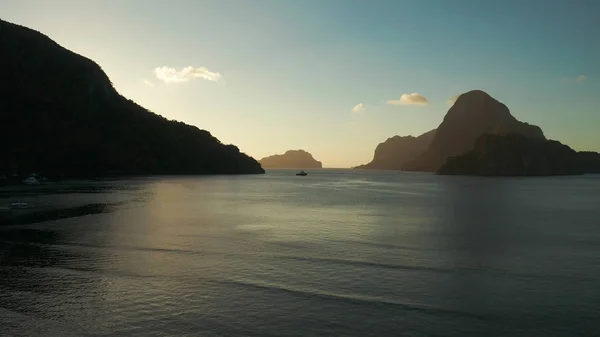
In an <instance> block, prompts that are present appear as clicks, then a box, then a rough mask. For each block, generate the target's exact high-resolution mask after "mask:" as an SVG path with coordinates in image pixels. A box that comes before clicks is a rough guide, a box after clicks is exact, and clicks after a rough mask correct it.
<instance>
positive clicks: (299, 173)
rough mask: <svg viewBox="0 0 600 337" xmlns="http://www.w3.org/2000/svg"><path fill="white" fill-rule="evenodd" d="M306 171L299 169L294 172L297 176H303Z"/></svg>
mask: <svg viewBox="0 0 600 337" xmlns="http://www.w3.org/2000/svg"><path fill="white" fill-rule="evenodd" d="M306 174H307V173H306V172H304V171H300V172H298V173H296V175H297V176H305V175H306Z"/></svg>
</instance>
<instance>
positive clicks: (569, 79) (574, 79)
mask: <svg viewBox="0 0 600 337" xmlns="http://www.w3.org/2000/svg"><path fill="white" fill-rule="evenodd" d="M587 79H588V77H587V76H585V75H579V76H576V77H564V78H563V79H562V80H563V81H564V82H575V83H583V82H585V81H587Z"/></svg>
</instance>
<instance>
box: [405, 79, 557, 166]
mask: <svg viewBox="0 0 600 337" xmlns="http://www.w3.org/2000/svg"><path fill="white" fill-rule="evenodd" d="M509 133H515V134H521V135H525V136H527V137H531V138H534V139H539V140H545V139H546V137H545V136H544V133H543V132H542V130H541V129H540V128H539V127H537V126H535V125H530V124H527V123H523V122H520V121H518V120H517V119H516V118H515V117H514V116H513V115H511V113H510V111H509V109H508V108H507V107H506V105H504V104H502V103H501V102H499V101H497V100H496V99H494V98H492V97H491V96H490V95H488V94H487V93H485V92H483V91H481V90H473V91H469V92H467V93H464V94H462V95H460V96H459V97H458V99H457V100H456V102H455V103H454V105H453V106H452V107H451V108H450V110H448V113H447V114H446V116H445V117H444V120H443V121H442V123H441V124H440V125H439V127H438V128H437V132H436V134H435V136H434V138H433V140H432V141H431V144H430V145H429V147H428V149H427V150H426V151H425V152H424V153H422V154H421V155H419V156H418V157H417V158H415V159H414V160H412V161H410V162H407V163H406V164H405V165H404V166H403V168H402V169H403V170H407V171H427V172H435V171H437V170H438V169H439V168H440V167H441V166H442V164H444V162H445V161H446V159H447V158H449V157H454V156H458V155H461V154H463V153H465V152H467V151H469V150H472V149H473V146H474V144H475V141H476V140H477V138H479V137H480V136H481V135H483V134H495V135H506V134H509Z"/></svg>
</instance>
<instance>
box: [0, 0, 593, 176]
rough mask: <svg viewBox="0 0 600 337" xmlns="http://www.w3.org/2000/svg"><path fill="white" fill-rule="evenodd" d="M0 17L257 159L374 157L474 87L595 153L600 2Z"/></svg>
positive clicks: (105, 5) (120, 4) (319, 0)
mask: <svg viewBox="0 0 600 337" xmlns="http://www.w3.org/2000/svg"><path fill="white" fill-rule="evenodd" d="M0 17H1V18H2V19H4V20H8V21H11V22H14V23H18V24H21V25H25V26H28V27H31V28H33V29H36V30H39V31H42V32H43V33H45V34H46V35H49V36H50V37H51V38H52V39H54V40H55V41H57V42H58V43H60V44H61V45H63V46H64V47H66V48H69V49H71V50H73V51H75V52H77V53H80V54H82V55H85V56H87V57H89V58H91V59H93V60H95V61H96V62H97V63H99V64H100V65H101V66H102V68H103V69H104V70H105V71H106V72H107V74H108V76H109V77H110V78H111V80H112V81H113V84H114V85H115V87H116V88H117V90H119V91H120V92H121V93H122V94H123V95H125V96H126V97H128V98H131V99H133V100H135V101H136V102H138V103H139V104H141V105H142V106H144V107H146V108H148V109H150V110H152V111H154V112H156V113H159V114H161V115H163V116H165V117H167V118H170V119H178V120H182V121H184V122H186V123H190V124H194V125H196V126H198V127H200V128H202V129H207V130H209V131H210V132H211V133H212V134H213V135H215V136H216V137H218V138H219V139H221V140H222V141H223V142H224V143H233V144H235V145H237V146H238V147H239V148H240V149H241V150H242V151H244V152H246V153H248V154H250V155H251V156H253V157H255V158H257V159H260V158H261V157H263V156H267V155H270V154H275V153H282V152H284V151H286V150H288V149H300V148H302V149H305V150H307V151H309V152H311V153H312V154H313V155H314V157H315V158H316V159H317V160H320V161H322V162H323V163H324V166H326V167H349V166H354V165H358V164H363V163H366V162H368V161H370V159H371V158H372V155H373V150H374V149H375V146H376V145H377V144H378V143H379V142H382V141H384V140H385V139H386V138H388V137H391V136H393V135H397V134H398V135H409V134H412V135H418V134H421V133H423V132H425V131H428V130H430V129H433V128H435V127H437V125H438V124H439V123H440V122H441V120H442V118H443V116H444V114H445V113H446V111H447V109H448V107H449V106H448V100H449V99H450V98H451V97H452V96H454V95H456V94H460V93H461V92H465V91H468V90H471V89H482V90H485V91H487V92H488V93H489V94H490V95H492V96H493V97H495V98H497V99H499V100H500V101H502V102H503V103H505V104H506V105H508V107H509V108H510V109H511V112H512V113H513V115H515V116H516V117H517V118H518V119H520V120H522V121H526V122H529V123H533V124H537V125H539V126H540V127H541V128H542V129H543V130H544V132H545V133H546V135H547V136H548V137H549V138H553V139H557V140H560V141H562V142H564V143H566V144H568V145H570V146H572V147H574V148H576V149H580V150H585V149H589V150H596V151H600V1H597V0H536V1H534V0H520V1H517V0H504V1H491V0H490V1H488V0H421V1H415V0H411V1H403V0H390V1H377V0H372V1H367V0H360V1H359V0H344V1H342V0H339V1H338V0H244V1H242V0H239V1H234V0H213V1H202V0H172V1H152V0H52V1H49V0H3V1H1V2H0ZM0 57H1V55H0ZM186 67H191V68H187V69H184V68H186ZM413 93H414V95H410V94H413ZM403 94H406V96H404V98H403V99H401V97H402V95H403ZM407 103H421V104H407ZM423 103H427V104H423ZM360 104H362V105H360Z"/></svg>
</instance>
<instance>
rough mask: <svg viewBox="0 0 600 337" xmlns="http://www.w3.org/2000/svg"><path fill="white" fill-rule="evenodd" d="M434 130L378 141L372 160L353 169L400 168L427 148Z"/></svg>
mask: <svg viewBox="0 0 600 337" xmlns="http://www.w3.org/2000/svg"><path fill="white" fill-rule="evenodd" d="M435 133H436V130H431V131H429V132H426V133H424V134H422V135H420V136H418V137H413V136H405V137H401V136H394V137H391V138H388V139H387V140H386V141H385V142H383V143H380V144H379V145H377V147H376V148H375V154H374V155H373V160H371V162H370V163H368V164H365V165H360V166H357V167H355V169H375V170H400V169H402V166H404V164H405V163H406V162H408V161H411V160H414V159H415V158H416V157H417V156H418V155H420V154H422V153H423V152H425V150H427V148H428V147H429V144H431V141H432V140H433V137H434V136H435Z"/></svg>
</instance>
